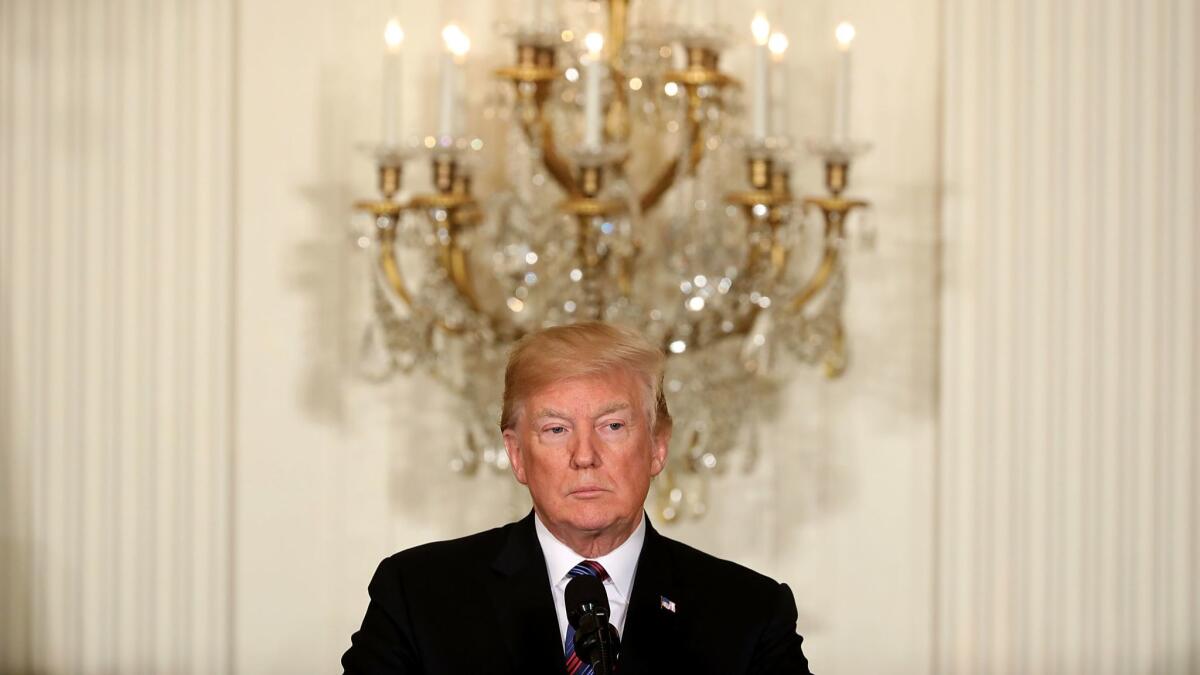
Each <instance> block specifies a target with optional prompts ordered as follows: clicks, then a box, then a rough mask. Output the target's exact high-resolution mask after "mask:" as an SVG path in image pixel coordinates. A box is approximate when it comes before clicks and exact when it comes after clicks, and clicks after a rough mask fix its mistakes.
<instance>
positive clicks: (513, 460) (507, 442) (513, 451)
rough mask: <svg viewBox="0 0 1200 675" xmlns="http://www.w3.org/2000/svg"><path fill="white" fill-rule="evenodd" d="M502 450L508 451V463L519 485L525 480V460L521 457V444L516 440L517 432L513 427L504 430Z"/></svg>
mask: <svg viewBox="0 0 1200 675" xmlns="http://www.w3.org/2000/svg"><path fill="white" fill-rule="evenodd" d="M504 450H505V452H507V453H508V463H509V465H510V466H512V472H513V477H515V478H516V479H517V482H518V483H520V484H521V485H528V483H526V482H525V462H524V458H522V457H521V444H520V443H519V442H518V440H517V432H516V431H514V430H513V429H505V430H504Z"/></svg>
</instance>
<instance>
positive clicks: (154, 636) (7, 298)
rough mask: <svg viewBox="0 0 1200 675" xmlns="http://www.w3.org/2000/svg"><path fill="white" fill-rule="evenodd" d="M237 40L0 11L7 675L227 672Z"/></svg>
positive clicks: (0, 349)
mask: <svg viewBox="0 0 1200 675" xmlns="http://www.w3.org/2000/svg"><path fill="white" fill-rule="evenodd" d="M233 36H234V22H233V5H232V3H231V2H227V1H225V0H212V1H209V2H199V3H175V4H167V3H143V2H111V3H97V2H90V3H68V2H35V1H6V2H2V3H0V672H6V673H25V672H39V673H83V672H139V671H140V672H201V673H211V672H221V671H226V670H228V669H229V668H230V666H231V663H232V658H231V657H232V651H231V646H232V643H233V638H234V636H233V630H232V625H231V624H230V622H229V616H230V613H231V612H232V608H233V602H234V601H233V599H232V598H231V597H230V588H231V587H230V581H231V577H230V572H231V567H230V561H231V559H232V556H233V555H234V550H233V549H232V548H231V529H230V514H231V510H232V508H233V504H234V502H233V497H234V496H233V493H232V483H231V480H230V471H231V469H232V460H233V445H232V440H233V434H232V425H233V400H234V395H235V392H234V390H233V387H232V385H233V370H232V360H231V349H232V346H233V345H232V341H233V324H232V323H231V321H230V318H231V316H232V303H231V298H232V293H233V287H234V277H233V275H232V274H231V272H232V271H233V257H234V249H233V246H232V244H233V234H234V227H233V225H234V221H233V215H234V214H233V191H234V187H235V185H234V182H233V181H232V180H231V178H232V176H233V175H234V174H233V167H234V163H233V154H232V146H233V140H234V137H235V130H234V128H233V124H232V115H231V113H232V110H233V92H234V85H233V52H232V47H233Z"/></svg>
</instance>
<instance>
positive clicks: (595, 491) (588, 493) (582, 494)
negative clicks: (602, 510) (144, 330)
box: [567, 485, 608, 499]
mask: <svg viewBox="0 0 1200 675" xmlns="http://www.w3.org/2000/svg"><path fill="white" fill-rule="evenodd" d="M607 492H608V490H605V489H604V488H600V487H596V486H594V485H585V486H583V487H578V488H575V489H574V490H571V491H570V492H569V493H567V495H568V496H570V497H575V498H576V499H595V498H597V497H600V496H601V495H603V494H605V493H607Z"/></svg>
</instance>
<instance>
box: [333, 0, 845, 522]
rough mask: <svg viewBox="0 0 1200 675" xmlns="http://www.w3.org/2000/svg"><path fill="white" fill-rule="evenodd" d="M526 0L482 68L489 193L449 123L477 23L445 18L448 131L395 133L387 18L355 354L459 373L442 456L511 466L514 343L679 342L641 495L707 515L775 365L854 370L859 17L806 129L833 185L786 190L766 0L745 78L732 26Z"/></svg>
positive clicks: (458, 125) (601, 1)
mask: <svg viewBox="0 0 1200 675" xmlns="http://www.w3.org/2000/svg"><path fill="white" fill-rule="evenodd" d="M527 1H529V2H532V3H533V5H534V7H535V10H536V11H531V12H530V13H529V14H530V17H529V19H528V20H527V21H525V22H524V23H522V24H514V25H507V26H502V27H501V28H502V30H503V32H504V34H505V35H506V36H507V37H510V38H511V39H512V41H513V43H514V44H515V61H514V62H512V63H510V64H507V65H504V66H502V67H499V68H497V69H496V70H495V76H496V78H497V79H498V81H500V82H501V83H503V86H502V87H498V92H500V93H499V94H498V95H497V96H495V97H493V100H490V101H489V102H488V104H487V109H486V110H485V117H496V118H499V119H500V120H502V121H504V123H505V124H506V128H507V137H506V138H505V139H504V141H503V143H500V144H498V145H501V146H502V150H501V151H500V152H499V153H496V154H497V155H498V159H497V160H496V161H500V162H502V163H503V169H504V171H503V173H504V175H505V177H506V184H505V185H504V186H503V187H502V188H501V189H500V190H499V191H498V192H496V193H494V194H490V195H487V196H486V197H482V198H481V197H479V196H477V195H476V194H475V193H474V191H473V189H472V177H473V175H475V174H476V173H477V172H478V170H479V168H480V166H481V164H482V159H483V157H484V155H483V153H482V151H481V147H482V143H481V142H480V141H479V140H477V139H471V138H470V137H469V136H468V135H466V134H464V133H463V129H462V126H463V125H462V122H461V117H462V115H461V112H462V108H463V105H462V101H461V100H460V96H461V91H462V82H461V79H462V78H461V73H460V72H459V71H460V69H461V62H462V60H463V58H464V57H465V55H466V54H467V52H468V50H469V44H470V43H469V39H468V38H467V36H466V35H465V34H464V33H463V32H462V30H461V29H460V28H458V27H457V26H455V25H453V24H451V25H449V26H447V27H446V29H445V30H444V31H443V38H444V41H445V43H446V52H445V54H444V55H443V59H442V66H441V73H440V75H441V97H440V102H441V103H440V119H439V128H438V130H437V133H436V135H432V134H431V135H429V136H427V137H425V138H423V139H420V140H419V141H408V142H403V141H399V140H398V136H399V135H398V133H397V132H396V129H395V125H393V124H392V120H393V119H395V118H396V117H397V116H398V105H397V103H396V99H397V97H398V96H399V95H400V93H401V92H400V91H399V83H398V72H399V48H400V44H401V41H402V39H403V32H402V31H401V29H400V27H399V24H398V23H396V22H395V21H393V22H391V23H389V25H388V28H387V31H386V33H385V39H386V40H387V44H388V48H389V51H388V55H387V56H385V71H384V85H383V89H384V92H383V93H384V128H385V133H384V142H383V143H382V144H381V145H379V146H378V147H374V148H372V153H373V156H374V157H375V159H376V161H377V164H378V176H379V189H380V193H381V194H380V198H378V199H375V200H368V201H362V202H359V203H358V204H356V207H357V208H358V209H359V210H361V211H363V212H365V213H368V214H369V215H370V217H371V232H370V233H369V236H366V237H363V238H362V239H361V240H360V241H362V243H363V246H364V248H366V249H367V252H368V256H369V260H370V269H371V271H372V275H373V282H374V283H373V284H372V289H373V310H374V311H373V319H372V321H371V323H370V325H369V326H368V328H367V333H366V336H365V337H364V343H363V344H364V349H365V350H367V357H365V358H366V360H367V361H372V360H373V362H375V363H377V364H381V367H380V368H378V369H377V370H376V372H375V375H377V376H379V377H385V376H388V375H391V374H394V373H408V372H411V371H413V370H414V369H419V370H421V371H424V372H426V373H428V374H430V375H432V376H433V377H434V378H435V379H436V380H437V381H439V382H440V383H441V384H442V385H444V386H445V387H446V388H448V389H449V390H450V391H451V392H453V394H454V395H455V396H456V398H457V401H458V404H459V405H461V406H462V410H463V414H462V415H461V416H460V417H459V419H460V420H462V421H463V422H464V425H465V428H464V429H463V436H462V441H461V444H460V446H459V447H458V448H455V455H454V457H453V459H452V462H451V464H452V466H453V468H454V469H455V470H457V471H460V472H464V473H468V474H470V473H475V472H478V471H480V470H481V467H486V468H488V469H492V470H498V471H501V472H504V473H507V471H508V466H507V457H506V455H505V452H504V449H503V444H502V442H501V436H500V434H499V433H498V431H497V429H496V423H497V420H498V419H499V416H500V410H499V402H500V399H501V386H502V381H503V369H504V362H505V358H506V354H507V352H508V349H509V347H510V346H511V344H512V343H513V342H514V341H515V340H517V339H518V338H520V337H521V336H522V335H524V334H526V333H527V332H529V331H532V330H536V329H538V328H541V327H544V326H549V325H555V324H562V323H569V322H573V321H581V320H592V319H602V320H606V321H612V322H617V323H623V324H628V325H632V326H634V327H636V328H638V329H639V330H641V331H642V332H643V333H644V334H645V335H646V336H647V337H649V338H650V339H652V340H655V341H657V342H658V343H660V344H661V345H662V347H663V349H664V350H665V351H666V352H667V354H668V357H669V358H668V366H667V375H666V382H665V386H666V389H667V394H668V399H669V401H670V404H671V409H672V412H673V415H674V417H675V432H674V438H673V440H672V447H671V452H670V458H671V459H670V463H669V466H668V468H667V469H666V470H665V471H664V473H663V475H662V476H660V477H659V479H658V480H656V481H655V487H654V489H653V492H652V493H651V494H652V497H651V504H650V507H651V508H653V509H655V510H656V511H657V512H658V514H659V515H660V516H661V517H662V518H664V519H665V520H668V521H670V520H675V519H678V518H683V517H694V516H699V515H701V514H703V513H704V511H705V510H706V508H707V505H708V499H707V495H706V491H707V488H708V476H709V475H710V474H712V473H714V472H718V471H721V470H722V469H723V468H724V467H725V465H726V464H728V463H730V461H731V458H732V455H731V453H732V452H733V451H735V450H739V449H741V450H746V451H749V452H750V454H751V457H752V456H753V453H754V452H755V451H756V444H755V443H754V440H753V439H754V423H753V420H752V419H751V418H750V414H751V411H754V410H758V409H762V407H763V406H764V405H767V404H769V403H770V400H771V398H772V397H773V396H774V395H775V394H776V392H777V391H778V388H779V385H780V384H781V383H782V382H783V378H784V376H785V375H786V370H787V369H786V368H785V366H786V362H787V361H799V362H802V363H806V364H819V365H820V366H822V367H823V368H824V370H825V373H826V374H827V375H828V376H830V377H836V376H837V375H839V374H840V373H841V372H842V371H843V369H844V368H845V367H846V356H847V350H846V342H845V335H844V332H843V327H842V305H843V301H844V297H845V284H846V280H845V272H846V268H845V263H844V248H845V239H846V226H847V217H848V216H849V215H850V214H851V212H852V211H855V210H856V209H858V208H860V207H863V206H865V205H866V204H865V202H862V201H859V200H855V199H850V198H847V197H846V196H844V190H845V188H846V182H847V175H848V173H849V168H850V163H851V160H852V159H853V158H854V157H855V156H856V155H857V154H859V153H861V152H862V151H864V150H865V149H866V145H865V144H862V143H856V142H852V141H850V140H849V136H848V133H847V125H846V121H845V120H846V118H847V110H848V107H849V103H848V98H849V45H850V40H851V39H852V38H853V28H852V27H850V26H849V24H842V25H841V26H839V27H838V31H837V38H838V43H839V45H840V48H841V56H840V61H839V63H840V64H841V71H840V73H839V75H838V78H837V82H838V87H837V91H836V94H835V101H834V106H835V114H834V116H833V117H834V132H833V134H832V137H831V138H829V139H827V140H820V141H809V142H808V143H807V146H806V147H807V150H809V151H810V152H812V153H813V154H815V155H817V156H818V157H819V158H820V160H821V161H822V162H823V163H824V167H825V187H826V189H827V194H825V195H822V196H812V197H804V198H802V199H796V198H795V197H794V196H793V194H792V190H791V185H790V182H791V181H790V175H789V168H790V166H791V164H792V163H793V161H794V159H795V156H796V155H797V154H798V153H797V149H796V147H795V146H794V144H793V143H791V142H790V141H789V140H788V138H786V136H785V135H784V134H783V133H781V131H782V130H781V129H780V128H779V126H780V125H779V123H778V122H776V123H775V124H774V125H772V124H771V121H772V120H771V119H770V117H771V114H770V113H771V112H772V111H771V108H772V101H771V99H770V93H769V92H770V89H771V76H772V68H773V67H774V66H773V65H772V62H778V60H779V58H780V57H781V56H782V54H783V53H784V50H785V49H786V47H787V40H786V38H785V37H784V36H783V35H782V34H779V33H772V32H771V31H770V26H769V24H768V22H767V18H766V17H764V16H763V15H762V14H759V15H756V17H755V20H754V22H753V24H752V25H751V27H750V28H751V30H750V31H748V32H747V34H746V35H745V41H746V42H749V41H750V39H753V45H752V48H753V50H754V59H753V63H752V66H753V67H752V69H751V72H750V77H749V78H748V80H749V82H748V84H743V83H742V81H740V80H739V79H737V78H735V77H734V76H732V75H731V74H729V73H727V72H725V71H723V70H722V69H721V55H722V52H723V51H725V50H727V49H728V48H729V47H730V46H731V45H732V44H733V43H734V42H735V40H734V39H732V37H731V36H732V34H733V33H732V31H730V30H729V29H727V28H724V27H722V26H720V25H719V24H717V23H716V22H715V21H712V20H711V19H712V17H711V16H709V17H708V19H707V20H705V19H703V18H702V19H701V20H699V21H695V20H693V21H691V22H689V23H688V24H687V25H680V24H678V23H672V22H668V21H664V20H658V19H655V18H654V17H653V16H650V13H649V12H645V13H643V15H641V16H638V17H637V20H631V19H630V6H629V0H573V1H568V2H565V3H563V4H562V6H558V7H553V8H550V9H555V10H558V11H545V10H546V9H547V8H546V7H544V6H543V5H545V4H546V3H548V2H550V0H527ZM559 12H561V14H560V13H559ZM693 18H694V17H693ZM776 88H778V87H776ZM747 99H748V100H747ZM776 107H777V106H776ZM772 126H774V127H776V128H774V129H772V128H771V127H772ZM419 156H425V157H427V159H428V161H429V162H430V165H431V168H432V174H431V178H432V181H431V182H432V185H433V187H434V190H433V191H432V192H430V193H428V194H417V195H414V196H411V197H410V198H407V199H401V198H400V196H399V195H400V191H401V177H402V171H403V168H404V166H405V164H406V163H407V162H408V161H409V160H412V159H414V158H417V157H419Z"/></svg>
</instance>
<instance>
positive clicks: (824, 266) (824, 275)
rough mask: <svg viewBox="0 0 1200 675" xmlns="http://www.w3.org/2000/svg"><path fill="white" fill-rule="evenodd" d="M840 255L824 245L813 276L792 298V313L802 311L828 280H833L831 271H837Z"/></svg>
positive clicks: (833, 248)
mask: <svg viewBox="0 0 1200 675" xmlns="http://www.w3.org/2000/svg"><path fill="white" fill-rule="evenodd" d="M840 258H841V255H840V254H839V253H838V250H837V248H836V247H835V246H834V245H832V244H830V243H826V244H825V253H824V255H822V256H821V262H820V264H819V265H817V269H816V271H815V272H813V275H812V276H811V277H809V279H808V282H807V283H805V284H804V288H802V289H800V292H799V293H797V294H796V297H794V298H792V302H791V305H790V308H791V310H792V311H793V312H798V311H800V310H802V309H804V307H805V305H807V304H808V303H809V302H810V301H811V300H812V299H813V298H814V297H816V295H817V294H818V293H820V292H821V291H822V290H824V288H825V286H827V285H828V284H829V280H830V279H832V278H833V271H834V270H835V269H837V266H838V261H839V260H840Z"/></svg>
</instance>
